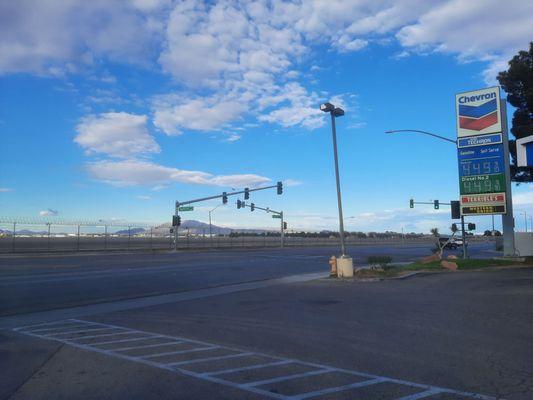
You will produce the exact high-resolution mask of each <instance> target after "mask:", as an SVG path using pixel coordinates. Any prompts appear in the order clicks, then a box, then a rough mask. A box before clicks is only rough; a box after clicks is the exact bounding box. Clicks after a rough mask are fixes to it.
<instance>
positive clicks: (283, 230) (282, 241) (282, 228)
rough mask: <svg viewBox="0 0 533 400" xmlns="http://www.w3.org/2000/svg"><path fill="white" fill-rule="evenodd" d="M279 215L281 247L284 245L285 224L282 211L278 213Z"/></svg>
mask: <svg viewBox="0 0 533 400" xmlns="http://www.w3.org/2000/svg"><path fill="white" fill-rule="evenodd" d="M279 215H280V216H281V248H283V246H284V245H285V225H284V224H283V211H281V212H280V213H279Z"/></svg>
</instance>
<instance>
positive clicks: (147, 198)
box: [137, 194, 152, 200]
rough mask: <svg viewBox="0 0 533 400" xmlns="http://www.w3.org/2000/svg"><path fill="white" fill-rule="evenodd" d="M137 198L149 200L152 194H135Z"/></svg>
mask: <svg viewBox="0 0 533 400" xmlns="http://www.w3.org/2000/svg"><path fill="white" fill-rule="evenodd" d="M137 198H138V199H139V200H150V199H151V198H152V196H146V195H142V194H140V195H138V196H137Z"/></svg>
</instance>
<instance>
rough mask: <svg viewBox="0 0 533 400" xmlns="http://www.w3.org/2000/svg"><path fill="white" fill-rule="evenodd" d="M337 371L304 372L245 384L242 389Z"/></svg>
mask: <svg viewBox="0 0 533 400" xmlns="http://www.w3.org/2000/svg"><path fill="white" fill-rule="evenodd" d="M333 371H335V369H332V368H329V369H319V370H318V371H308V372H302V373H300V374H293V375H285V376H278V377H277V378H271V379H264V380H262V381H255V382H248V383H243V384H242V385H241V386H242V387H246V388H247V387H253V386H262V385H268V384H269V383H275V382H283V381H288V380H291V379H297V378H305V377H306V376H314V375H322V374H325V373H327V372H333Z"/></svg>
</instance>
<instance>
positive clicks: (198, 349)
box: [113, 346, 220, 360]
mask: <svg viewBox="0 0 533 400" xmlns="http://www.w3.org/2000/svg"><path fill="white" fill-rule="evenodd" d="M215 349H220V346H210V347H199V348H196V349H187V350H177V351H167V352H166V353H156V354H150V355H149V356H142V357H139V358H144V359H145V360H148V359H150V358H156V357H163V356H171V355H176V354H188V353H196V352H198V351H208V350H215ZM113 351H116V350H113Z"/></svg>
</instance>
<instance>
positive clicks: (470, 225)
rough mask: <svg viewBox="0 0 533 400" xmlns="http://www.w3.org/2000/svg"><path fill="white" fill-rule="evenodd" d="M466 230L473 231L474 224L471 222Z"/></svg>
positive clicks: (474, 228)
mask: <svg viewBox="0 0 533 400" xmlns="http://www.w3.org/2000/svg"><path fill="white" fill-rule="evenodd" d="M468 230H469V231H475V230H476V224H473V223H472V222H469V223H468Z"/></svg>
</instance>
